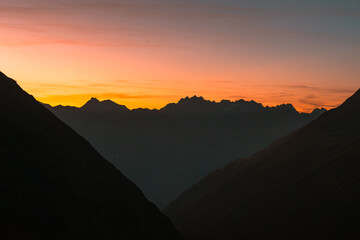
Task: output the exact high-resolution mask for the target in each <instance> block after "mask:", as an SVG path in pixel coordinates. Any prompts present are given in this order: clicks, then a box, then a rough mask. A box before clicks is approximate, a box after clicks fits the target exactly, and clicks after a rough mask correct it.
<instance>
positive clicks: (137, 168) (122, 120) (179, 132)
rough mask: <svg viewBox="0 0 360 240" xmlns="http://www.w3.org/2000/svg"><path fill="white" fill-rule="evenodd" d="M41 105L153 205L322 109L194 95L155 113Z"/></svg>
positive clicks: (93, 103) (96, 104)
mask: <svg viewBox="0 0 360 240" xmlns="http://www.w3.org/2000/svg"><path fill="white" fill-rule="evenodd" d="M103 105H104V107H102V106H103ZM109 106H110V107H109ZM47 107H48V108H49V109H50V110H51V111H52V112H53V113H55V114H56V116H58V117H59V118H60V119H62V120H63V121H64V122H66V123H67V124H69V125H70V126H71V127H72V128H73V129H75V130H76V131H77V132H78V133H79V134H81V135H82V136H84V137H85V138H86V139H87V140H88V141H89V142H90V143H91V144H93V146H94V147H95V148H96V149H97V150H98V151H99V152H100V153H101V154H102V155H103V156H104V157H105V158H106V159H108V160H109V161H110V162H112V163H113V164H114V165H115V166H116V167H117V168H119V169H120V170H121V171H122V172H123V173H124V174H125V175H126V176H127V177H129V178H130V179H131V180H132V181H134V182H135V183H136V184H137V185H138V186H139V187H140V188H141V189H142V190H143V191H144V193H145V195H146V196H147V197H148V198H149V199H150V200H151V201H153V202H154V203H155V204H156V205H157V206H158V207H160V208H163V207H165V206H166V205H167V204H168V203H169V202H170V201H172V200H174V199H175V198H176V197H177V196H178V195H179V194H180V193H181V192H182V191H184V190H185V189H186V188H188V187H190V186H192V185H193V184H194V183H195V182H197V181H198V180H200V179H201V178H202V177H204V176H205V175H206V174H208V173H209V172H211V171H213V170H215V169H217V168H220V167H222V166H224V165H225V164H227V163H228V162H230V161H232V160H235V159H237V158H238V157H239V156H242V157H246V156H249V155H250V154H252V153H254V152H256V151H258V150H260V149H261V148H264V147H266V146H267V145H269V144H270V143H271V142H272V141H274V140H275V139H277V138H279V137H281V136H283V135H285V134H287V133H289V132H290V131H292V130H295V129H296V128H298V127H301V126H302V125H304V124H306V123H308V122H310V121H311V120H313V119H315V118H317V117H318V116H319V115H320V114H321V113H322V112H324V110H317V111H315V112H314V113H312V114H308V113H298V112H297V111H296V110H295V109H294V107H293V106H292V105H291V104H283V105H279V106H276V107H264V106H263V105H262V104H260V103H256V102H254V101H244V100H238V101H235V102H232V101H229V100H223V101H221V102H214V101H209V100H205V99H204V98H203V97H197V96H194V97H186V98H182V99H180V100H179V101H178V102H177V103H171V104H168V105H166V106H165V107H164V108H162V109H160V110H150V109H134V110H128V109H127V108H126V107H124V106H120V105H117V104H114V103H110V104H109V101H102V102H101V101H99V100H97V99H94V98H93V99H91V100H90V101H88V102H87V103H86V104H85V105H84V106H83V107H81V108H75V107H63V106H57V107H50V106H47ZM99 108H101V110H99ZM94 109H95V110H94Z"/></svg>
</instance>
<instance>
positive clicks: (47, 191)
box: [0, 73, 181, 240]
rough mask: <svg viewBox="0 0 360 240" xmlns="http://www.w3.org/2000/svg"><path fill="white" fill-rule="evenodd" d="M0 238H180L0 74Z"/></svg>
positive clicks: (142, 199)
mask: <svg viewBox="0 0 360 240" xmlns="http://www.w3.org/2000/svg"><path fill="white" fill-rule="evenodd" d="M0 125H1V128H0V239H21V240H25V239H26V240H39V239H46V240H49V239H51V240H54V239H59V240H60V239H61V240H64V239H68V240H85V239H164V240H168V239H181V237H180V236H179V234H178V233H177V232H176V230H175V229H174V227H173V226H172V224H171V222H170V220H169V219H168V218H167V217H166V216H164V215H163V214H162V213H161V212H160V211H159V210H158V209H157V208H156V207H155V206H154V205H153V204H152V203H150V202H148V201H147V200H146V198H145V197H144V195H143V194H142V192H141V191H140V190H139V189H138V188H137V187H136V186H135V185H134V184H133V183H132V182H130V181H129V180H128V179H127V178H126V177H124V176H123V175H122V174H121V173H120V172H119V171H118V170H117V169H116V168H115V167H114V166H113V165H112V164H110V163H109V162H107V161H106V160H105V159H104V158H103V157H102V156H100V154H98V153H97V152H96V151H95V150H94V149H93V148H92V147H91V146H90V144H89V143H88V142H87V141H85V140H84V139H83V138H82V137H80V136H79V135H78V134H77V133H75V132H74V131H73V130H72V129H71V128H69V127H68V126H66V125H65V124H64V123H63V122H61V121H60V120H59V119H57V118H56V117H55V115H53V114H52V113H51V112H50V111H49V110H47V109H46V108H45V107H43V106H42V105H40V104H39V103H38V102H37V101H36V100H35V99H34V98H33V97H32V96H30V95H28V94H27V93H26V92H24V91H23V90H22V89H21V88H20V87H19V86H18V85H17V84H16V82H15V81H14V80H12V79H9V78H7V77H6V76H5V75H4V74H2V73H0Z"/></svg>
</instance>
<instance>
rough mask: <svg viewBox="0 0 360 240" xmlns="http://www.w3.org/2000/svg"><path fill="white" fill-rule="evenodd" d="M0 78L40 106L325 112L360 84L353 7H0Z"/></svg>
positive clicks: (324, 0) (200, 1) (51, 2)
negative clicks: (237, 106)
mask: <svg viewBox="0 0 360 240" xmlns="http://www.w3.org/2000/svg"><path fill="white" fill-rule="evenodd" d="M0 71H2V72H4V73H5V74H7V75H8V76H9V77H12V78H14V79H15V80H17V82H18V83H19V84H20V85H21V86H22V87H23V88H24V89H25V90H26V91H28V92H29V93H30V94H32V95H34V96H35V97H36V98H37V99H38V100H39V101H42V102H45V103H49V104H51V105H58V104H63V105H75V106H81V105H82V104H84V103H85V102H86V101H87V100H88V99H89V98H91V97H97V98H99V99H101V100H102V99H112V100H113V101H115V102H117V103H120V104H124V105H126V106H128V107H129V108H137V107H148V108H160V107H163V106H164V105H165V104H166V103H168V102H175V101H178V100H179V99H180V98H181V97H185V96H192V95H201V96H203V97H204V98H206V99H209V100H217V101H218V100H221V99H230V100H237V99H245V100H251V99H253V100H255V101H257V102H261V103H263V104H264V105H277V104H281V103H292V104H293V105H294V106H295V107H296V108H297V109H298V110H299V111H305V112H308V111H311V110H312V109H313V108H316V107H325V108H332V107H335V106H337V105H338V104H339V103H341V102H342V101H343V100H344V99H346V98H347V97H349V96H350V95H351V94H352V93H353V92H355V91H356V90H357V89H358V88H359V87H360V1H359V0H341V1H340V0H222V1H215V0H192V1H190V0H181V1H180V0H0Z"/></svg>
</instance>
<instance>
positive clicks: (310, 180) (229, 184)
mask: <svg viewBox="0 0 360 240" xmlns="http://www.w3.org/2000/svg"><path fill="white" fill-rule="evenodd" d="M359 203H360V90H359V91H357V92H356V93H355V94H354V95H353V96H352V97H350V98H349V99H348V100H347V101H346V102H345V103H344V104H342V105H341V106H340V107H338V108H336V109H333V110H330V111H328V112H326V113H324V114H323V115H321V116H320V117H319V118H318V119H316V120H314V121H313V122H311V123H310V124H308V125H306V126H305V127H303V128H301V129H299V130H297V131H295V132H292V133H290V134H289V135H287V136H286V137H283V138H282V139H280V140H278V141H276V142H274V143H273V144H272V145H271V146H270V147H268V148H266V149H265V150H263V151H261V152H259V153H257V154H255V155H253V156H251V157H249V158H244V159H240V160H237V161H235V162H232V163H230V164H228V165H227V166H226V167H224V168H222V169H220V170H217V171H215V172H213V173H211V174H209V175H208V176H207V177H205V178H204V179H203V180H201V181H200V182H199V183H197V184H195V185H194V186H193V187H191V188H190V189H188V190H187V191H185V192H184V193H183V194H182V195H181V196H180V197H179V198H178V199H177V200H175V201H174V202H173V203H171V204H170V205H169V206H168V207H167V208H166V209H165V211H164V212H165V213H166V214H167V215H168V216H170V217H171V219H172V220H173V222H174V224H175V226H176V227H177V228H178V230H179V231H180V232H181V233H182V234H183V235H184V236H185V237H186V238H188V239H194V240H195V239H210V240H211V239H223V240H226V239H228V240H230V239H284V240H285V239H286V240H288V239H327V240H328V239H360V204H359Z"/></svg>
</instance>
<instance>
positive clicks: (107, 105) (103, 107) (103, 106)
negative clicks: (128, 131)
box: [81, 97, 129, 113]
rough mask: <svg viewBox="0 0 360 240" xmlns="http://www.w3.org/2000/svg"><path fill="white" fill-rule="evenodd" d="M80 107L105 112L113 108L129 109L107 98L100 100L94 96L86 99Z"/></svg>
mask: <svg viewBox="0 0 360 240" xmlns="http://www.w3.org/2000/svg"><path fill="white" fill-rule="evenodd" d="M81 109H84V110H89V111H92V112H96V113H106V112H110V111H113V110H121V111H128V110H129V109H128V108H127V107H126V106H124V105H120V104H117V103H115V102H113V101H111V100H109V99H107V100H103V101H100V100H98V99H97V98H95V97H92V98H91V99H90V100H89V101H87V102H86V103H85V104H84V105H83V106H82V107H81Z"/></svg>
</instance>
